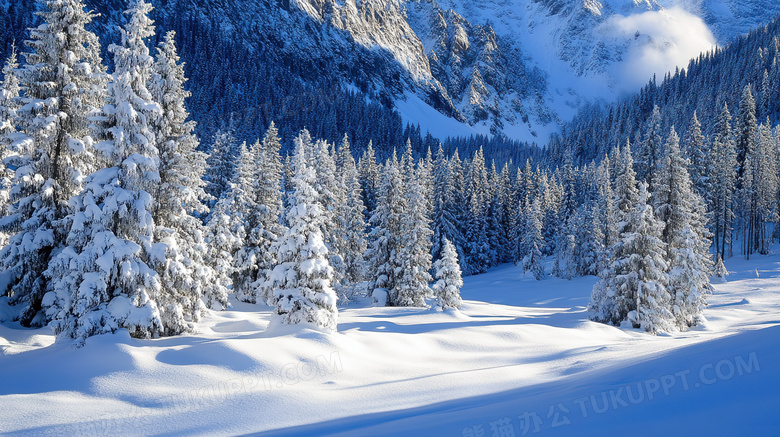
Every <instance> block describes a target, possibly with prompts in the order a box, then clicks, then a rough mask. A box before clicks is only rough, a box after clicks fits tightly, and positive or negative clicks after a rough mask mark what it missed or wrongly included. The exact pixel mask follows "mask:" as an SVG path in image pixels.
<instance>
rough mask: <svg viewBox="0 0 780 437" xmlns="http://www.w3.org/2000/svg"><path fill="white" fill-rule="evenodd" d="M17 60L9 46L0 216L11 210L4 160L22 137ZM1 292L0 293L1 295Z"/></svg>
mask: <svg viewBox="0 0 780 437" xmlns="http://www.w3.org/2000/svg"><path fill="white" fill-rule="evenodd" d="M17 68H19V62H18V60H17V55H16V47H15V46H14V45H12V46H11V55H10V56H9V57H8V59H7V60H6V62H5V64H4V65H3V82H2V84H0V217H5V216H7V215H8V214H9V213H10V212H11V205H10V202H9V200H10V195H11V193H10V190H11V181H12V179H13V175H14V172H13V170H11V169H10V168H9V167H8V165H6V162H5V160H6V159H7V158H12V157H13V156H14V155H13V154H12V150H11V149H12V144H14V142H15V141H16V140H18V139H22V140H23V139H24V134H20V133H18V132H17V131H16V129H17V125H18V118H17V115H16V111H17V109H19V90H20V88H19V78H18V77H17V75H16V71H15V70H16V69H17ZM12 160H13V158H12ZM8 237H9V234H8V232H5V231H4V230H2V229H0V247H4V246H5V245H6V244H8ZM1 294H2V293H0V295H1Z"/></svg>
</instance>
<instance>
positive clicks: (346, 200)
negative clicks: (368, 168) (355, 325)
mask: <svg viewBox="0 0 780 437" xmlns="http://www.w3.org/2000/svg"><path fill="white" fill-rule="evenodd" d="M336 166H337V168H338V176H339V178H338V184H339V186H340V188H339V191H340V192H342V193H343V198H342V199H341V201H340V202H339V203H338V205H337V210H336V220H337V225H338V231H337V235H339V236H340V238H336V239H335V241H334V243H335V244H336V251H337V252H338V253H339V254H340V255H341V258H342V263H343V265H344V272H343V278H342V282H343V283H347V284H354V283H357V282H360V281H361V280H362V279H363V277H364V276H365V261H364V259H363V254H364V253H365V251H366V239H365V236H366V223H365V219H364V211H365V206H364V204H363V195H362V192H361V189H360V181H359V179H358V169H357V166H356V165H355V159H354V158H353V157H352V152H351V151H350V145H349V139H348V138H347V137H346V136H345V137H344V140H343V141H342V143H341V147H340V148H339V150H338V155H337V160H336Z"/></svg>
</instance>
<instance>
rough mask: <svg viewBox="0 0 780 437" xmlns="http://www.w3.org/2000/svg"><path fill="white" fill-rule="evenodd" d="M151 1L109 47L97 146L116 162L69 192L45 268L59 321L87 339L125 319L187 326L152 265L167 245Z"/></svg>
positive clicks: (65, 334) (70, 333) (62, 330)
mask: <svg viewBox="0 0 780 437" xmlns="http://www.w3.org/2000/svg"><path fill="white" fill-rule="evenodd" d="M150 10H151V5H149V4H148V3H146V2H145V1H144V0H137V1H133V2H132V3H131V6H130V9H129V10H128V11H127V12H126V13H127V14H128V15H129V20H128V23H127V24H126V26H125V27H124V28H122V29H121V36H122V44H121V45H112V46H111V47H110V48H109V50H110V51H111V52H112V53H113V54H114V64H115V66H116V71H115V72H114V80H113V82H112V84H111V87H110V88H109V104H108V105H106V106H105V107H104V108H103V111H102V117H101V118H100V119H99V120H98V121H99V123H100V127H101V130H99V131H98V133H99V136H100V137H101V138H105V139H104V140H103V141H101V142H100V143H98V144H96V146H95V147H96V148H97V150H99V151H100V152H101V153H102V154H103V156H104V158H103V159H105V162H107V163H108V164H109V166H110V167H108V168H104V169H101V170H98V171H96V172H94V173H93V174H91V175H90V176H88V177H87V178H86V180H85V183H84V189H83V191H82V192H81V194H79V195H78V196H75V197H74V198H73V199H72V200H71V204H72V205H73V206H74V209H75V210H76V213H75V214H74V216H73V227H72V228H71V231H70V233H69V235H68V238H67V242H68V247H67V248H65V249H64V250H63V251H62V252H60V253H59V254H58V256H57V257H56V258H55V260H54V261H53V262H52V264H51V266H50V267H49V269H48V270H47V272H46V276H47V278H48V279H49V280H50V281H52V283H53V287H52V288H53V291H51V292H49V293H47V295H46V297H45V299H44V305H45V306H46V307H47V314H48V315H49V316H50V317H51V318H52V319H53V322H52V326H53V328H54V331H55V332H56V333H57V334H58V335H59V336H60V337H61V338H73V339H76V340H77V341H78V342H79V343H82V344H83V342H84V340H85V339H86V338H87V337H90V336H92V335H97V334H102V333H110V332H114V331H116V330H118V329H122V328H126V329H128V330H129V331H130V334H131V335H132V336H134V337H141V338H149V337H152V336H155V335H161V334H166V335H171V334H176V333H180V332H183V331H185V330H186V329H187V328H188V326H187V323H186V319H185V317H184V316H183V311H182V308H181V307H180V306H179V305H176V304H174V305H173V306H172V307H171V306H160V305H158V299H160V300H163V301H165V302H166V303H169V302H172V300H171V299H166V298H163V299H161V296H160V294H161V292H163V291H162V288H161V284H160V278H159V275H158V274H157V272H156V271H155V270H154V268H153V266H154V265H159V264H162V263H164V262H165V261H166V258H167V256H168V254H169V253H168V250H167V247H166V246H165V244H160V243H155V241H154V230H155V227H154V220H153V217H152V211H153V206H154V200H153V198H152V196H151V194H150V193H152V192H154V189H155V187H156V186H157V185H158V184H159V183H160V176H159V168H158V164H159V158H158V155H157V148H156V147H155V145H156V140H155V136H154V132H153V130H152V129H151V128H150V125H151V124H152V122H153V120H155V119H156V118H157V117H160V116H161V115H162V114H161V113H162V111H161V109H160V106H159V105H158V104H156V103H154V101H153V100H152V96H151V94H150V93H149V91H148V89H147V88H146V84H147V83H148V81H149V78H150V75H151V72H152V65H153V59H152V57H151V56H149V49H148V48H147V47H146V44H145V42H144V40H145V39H146V38H148V37H150V36H152V35H153V34H154V32H153V28H152V22H151V20H150V19H149V17H148V13H149V11H150ZM161 313H162V314H161ZM163 321H165V322H166V323H167V325H164V324H163Z"/></svg>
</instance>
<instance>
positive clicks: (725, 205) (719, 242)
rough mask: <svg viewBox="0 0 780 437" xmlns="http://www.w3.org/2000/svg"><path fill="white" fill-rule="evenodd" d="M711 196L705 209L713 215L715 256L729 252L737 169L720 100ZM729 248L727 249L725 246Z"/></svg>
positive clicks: (725, 110) (727, 119) (726, 110)
mask: <svg viewBox="0 0 780 437" xmlns="http://www.w3.org/2000/svg"><path fill="white" fill-rule="evenodd" d="M712 155H713V162H714V163H715V165H714V166H713V169H712V171H713V175H712V177H711V179H712V181H713V198H712V206H711V207H710V208H709V209H710V211H712V214H713V221H712V227H713V234H714V242H715V254H716V256H717V258H719V259H725V258H726V256H730V255H731V242H732V232H733V220H734V212H733V211H734V209H733V206H734V187H735V183H736V181H735V176H736V169H737V153H736V149H735V147H734V136H733V134H732V126H731V114H730V113H729V108H728V106H727V105H726V104H725V103H724V104H723V109H722V110H721V112H720V114H719V115H718V118H717V119H716V122H715V127H714V133H713V138H712ZM727 247H728V248H729V249H728V251H727V250H726V248H727Z"/></svg>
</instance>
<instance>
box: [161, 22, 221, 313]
mask: <svg viewBox="0 0 780 437" xmlns="http://www.w3.org/2000/svg"><path fill="white" fill-rule="evenodd" d="M175 35H176V34H175V33H174V32H172V31H171V32H168V33H167V34H166V35H165V37H164V39H163V41H162V42H161V43H160V45H159V47H158V49H157V61H156V63H155V65H154V74H153V75H152V81H151V86H150V88H151V89H150V91H151V93H152V96H153V97H154V100H155V101H156V102H158V103H159V104H160V106H161V109H162V117H157V118H156V119H155V120H154V122H155V127H156V129H157V130H156V133H155V134H156V135H155V137H156V140H157V149H158V153H159V159H160V163H159V173H160V184H159V185H158V187H157V191H156V192H155V193H154V194H155V196H154V197H155V203H154V209H153V214H152V216H153V219H154V224H155V239H156V240H157V241H160V242H163V243H165V245H166V246H167V248H168V253H167V256H166V257H165V261H164V262H162V263H160V264H158V265H156V266H155V267H156V269H157V271H158V273H159V275H160V281H161V286H162V288H163V291H162V292H161V294H160V296H161V298H162V300H161V301H160V302H158V303H159V304H160V305H164V306H167V307H169V308H171V309H176V308H177V307H181V309H182V310H183V315H184V316H185V317H190V318H192V319H193V320H198V318H199V316H200V313H201V307H202V305H203V303H202V300H205V301H206V302H208V303H213V305H214V306H213V307H214V308H223V307H226V306H227V298H226V296H227V289H226V288H224V287H222V284H220V282H219V281H215V280H214V270H213V269H212V267H211V265H210V264H207V263H206V262H205V258H204V254H205V253H207V247H206V242H205V240H204V227H203V224H202V222H201V221H200V220H199V219H197V218H195V216H194V214H199V215H204V214H205V213H206V212H207V211H208V208H207V207H206V206H205V205H204V204H203V203H202V202H201V199H206V197H207V195H206V193H205V191H204V190H203V187H204V186H205V182H204V181H203V175H204V173H205V171H206V155H205V154H204V153H203V152H200V151H198V150H197V148H198V145H199V141H198V139H197V138H196V137H195V135H194V134H193V130H194V129H195V122H193V121H189V120H188V119H189V113H188V112H187V108H186V105H185V99H187V98H188V97H189V96H190V93H189V92H188V91H185V90H184V83H185V82H186V80H187V79H186V78H185V77H184V68H183V65H182V64H181V63H179V55H178V54H177V51H176V45H175ZM165 297H168V298H171V299H173V301H172V302H165V301H164V299H165ZM163 314H176V313H175V312H172V311H168V312H164V313H163ZM177 317H178V315H177ZM163 324H164V325H169V324H170V322H168V321H166V320H163Z"/></svg>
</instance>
